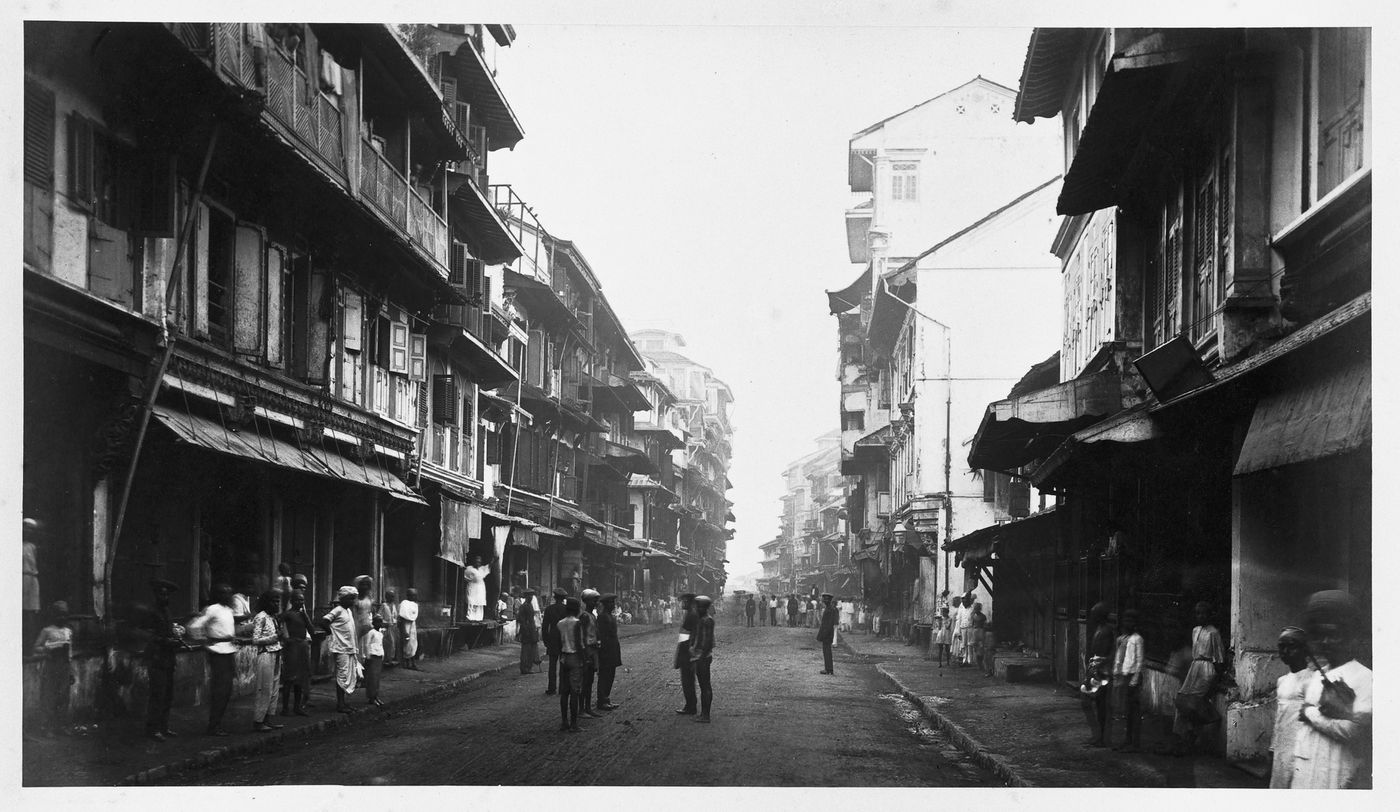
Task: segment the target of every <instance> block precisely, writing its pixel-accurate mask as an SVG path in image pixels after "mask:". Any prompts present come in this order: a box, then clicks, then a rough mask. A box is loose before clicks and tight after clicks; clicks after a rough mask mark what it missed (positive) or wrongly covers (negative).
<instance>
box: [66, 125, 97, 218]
mask: <svg viewBox="0 0 1400 812" xmlns="http://www.w3.org/2000/svg"><path fill="white" fill-rule="evenodd" d="M92 138H93V133H92V122H90V121H88V120H87V119H86V118H83V117H82V116H80V115H78V114H77V113H69V114H68V197H69V201H70V202H71V203H73V204H74V205H76V206H79V207H81V208H84V209H89V210H90V209H92V206H93V202H94V201H93V182H92Z"/></svg>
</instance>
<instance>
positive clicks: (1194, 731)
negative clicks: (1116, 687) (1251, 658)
mask: <svg viewBox="0 0 1400 812" xmlns="http://www.w3.org/2000/svg"><path fill="white" fill-rule="evenodd" d="M1194 614H1195V618H1196V626H1195V628H1193V629H1192V630H1191V664H1190V665H1188V666H1187V667H1186V675H1185V676H1184V677H1183V678H1182V680H1181V688H1180V689H1179V690H1177V692H1176V699H1175V706H1176V716H1175V718H1174V719H1173V721H1172V733H1173V734H1175V736H1176V737H1177V738H1176V742H1175V744H1174V746H1173V747H1172V749H1171V753H1172V755H1177V756H1181V755H1186V754H1187V753H1188V752H1191V751H1192V750H1196V749H1204V748H1205V747H1206V746H1207V745H1208V743H1209V739H1208V737H1207V734H1208V732H1209V731H1211V730H1213V729H1214V726H1215V725H1216V724H1217V723H1218V722H1219V721H1220V714H1219V712H1218V711H1216V709H1215V703H1214V701H1213V700H1214V697H1215V694H1216V691H1217V689H1218V688H1219V687H1220V674H1221V672H1222V671H1223V670H1224V668H1225V643H1224V641H1223V640H1221V637H1220V630H1219V629H1217V628H1215V626H1214V625H1213V624H1211V622H1210V620H1211V605H1210V604H1209V603H1206V602H1205V601H1201V602H1199V603H1197V604H1196V606H1195V610H1194Z"/></svg>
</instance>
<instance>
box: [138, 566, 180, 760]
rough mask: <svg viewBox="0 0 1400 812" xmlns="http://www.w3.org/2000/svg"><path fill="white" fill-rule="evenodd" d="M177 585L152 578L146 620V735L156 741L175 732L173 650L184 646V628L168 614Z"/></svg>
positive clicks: (174, 651)
mask: <svg viewBox="0 0 1400 812" xmlns="http://www.w3.org/2000/svg"><path fill="white" fill-rule="evenodd" d="M177 588H178V587H176V586H175V584H174V583H172V582H170V581H167V580H165V579H164V578H157V579H155V580H153V581H151V591H152V592H153V593H155V607H154V608H153V609H152V610H151V614H150V616H149V617H148V618H147V621H146V629H145V630H146V631H147V632H148V633H149V634H150V641H149V642H147V643H146V673H147V674H148V675H149V678H150V683H149V685H150V691H149V696H148V698H147V699H146V735H147V736H150V737H151V738H153V739H155V740H156V741H165V739H166V737H168V736H174V735H175V733H174V731H172V730H171V729H170V704H171V701H172V700H173V699H174V698H175V653H176V652H178V651H179V650H180V649H182V648H184V647H185V646H184V643H183V642H181V640H180V637H181V635H182V633H183V632H184V630H183V629H181V628H180V627H179V626H177V625H175V619H174V618H173V617H172V616H171V614H170V596H171V594H173V593H174V592H175V590H176V589H177Z"/></svg>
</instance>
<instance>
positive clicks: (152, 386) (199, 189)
mask: <svg viewBox="0 0 1400 812" xmlns="http://www.w3.org/2000/svg"><path fill="white" fill-rule="evenodd" d="M219 127H220V124H219V123H217V122H216V123H215V124H214V130H213V132H211V133H210V134H209V145H208V146H207V147H205V150H204V162H203V163H202V164H200V167H199V177H198V179H197V180H196V181H195V189H194V193H193V194H192V195H190V200H189V203H188V204H187V205H186V206H185V222H184V223H183V225H182V226H181V228H180V238H179V239H178V240H177V241H176V243H175V262H174V263H173V264H172V265H171V267H170V278H169V279H166V280H165V311H166V313H169V312H170V306H171V297H172V295H173V294H174V291H175V282H176V280H177V279H179V278H180V276H179V275H180V274H181V273H182V272H183V260H184V256H185V245H186V244H187V243H188V242H189V238H190V231H191V230H192V229H193V226H194V215H195V212H196V211H197V209H196V207H197V206H198V205H199V201H200V198H202V197H203V196H204V181H205V179H206V178H207V177H208V175H209V164H210V163H211V162H212V161H213V159H214V146H215V145H216V144H217V143H218V142H219ZM161 340H162V341H163V342H164V343H165V348H164V350H163V351H162V352H161V356H160V365H159V366H158V367H156V371H155V375H154V377H153V378H152V379H151V380H150V382H149V383H148V384H147V387H146V395H145V398H144V400H143V402H142V408H141V415H140V418H139V419H138V420H139V422H138V423H137V426H136V441H135V447H134V448H133V449H132V451H131V461H130V462H129V463H128V464H127V467H126V479H125V480H124V481H123V482H122V492H121V495H120V496H119V497H118V498H117V517H116V520H115V521H113V522H112V534H111V537H110V540H109V541H108V544H107V556H106V558H107V560H106V561H105V562H104V563H103V566H102V604H103V606H102V616H103V617H104V618H108V617H110V616H111V610H112V569H113V567H114V566H115V564H116V561H117V544H118V542H120V541H121V536H122V525H123V523H124V522H125V520H126V506H127V502H128V501H129V500H130V499H131V486H132V485H133V484H134V483H135V481H136V468H137V465H138V463H140V461H141V448H142V446H143V445H144V443H145V441H146V428H147V427H148V426H149V425H150V422H151V412H152V411H154V410H155V405H156V396H157V395H159V394H160V389H161V383H162V382H163V381H164V379H165V370H166V369H167V368H168V367H169V366H170V358H171V356H172V355H174V353H175V341H174V339H173V337H172V336H171V335H170V325H169V322H168V321H167V320H166V319H162V323H161Z"/></svg>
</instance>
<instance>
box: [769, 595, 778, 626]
mask: <svg viewBox="0 0 1400 812" xmlns="http://www.w3.org/2000/svg"><path fill="white" fill-rule="evenodd" d="M768 625H769V626H776V625H778V596H777V595H769V596H768Z"/></svg>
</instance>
